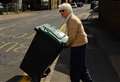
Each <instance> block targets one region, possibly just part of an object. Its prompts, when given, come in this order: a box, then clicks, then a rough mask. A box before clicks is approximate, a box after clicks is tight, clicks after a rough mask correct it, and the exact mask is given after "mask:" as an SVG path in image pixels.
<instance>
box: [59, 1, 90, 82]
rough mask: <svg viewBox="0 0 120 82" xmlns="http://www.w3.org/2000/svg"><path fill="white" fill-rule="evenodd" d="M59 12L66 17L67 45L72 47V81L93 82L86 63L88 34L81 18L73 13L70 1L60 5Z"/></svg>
mask: <svg viewBox="0 0 120 82" xmlns="http://www.w3.org/2000/svg"><path fill="white" fill-rule="evenodd" d="M59 13H60V14H61V16H62V17H63V18H65V22H64V24H63V25H64V26H65V25H66V27H64V28H63V27H62V29H64V32H65V33H66V34H67V35H68V36H69V41H68V43H67V45H66V46H67V47H70V48H71V61H70V64H71V65H70V79H71V82H80V80H82V81H83V82H92V79H91V77H90V75H89V73H88V71H87V68H86V65H85V61H86V60H85V49H86V44H87V43H88V39H87V34H86V33H85V30H84V27H83V25H82V22H81V21H80V19H79V18H78V17H77V16H76V15H75V14H74V13H73V10H72V7H71V5H70V4H69V3H63V4H61V5H59Z"/></svg>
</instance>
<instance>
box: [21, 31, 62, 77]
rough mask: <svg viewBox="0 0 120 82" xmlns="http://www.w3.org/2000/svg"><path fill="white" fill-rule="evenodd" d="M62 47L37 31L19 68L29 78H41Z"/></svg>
mask: <svg viewBox="0 0 120 82" xmlns="http://www.w3.org/2000/svg"><path fill="white" fill-rule="evenodd" d="M62 49H63V45H61V43H59V42H58V41H56V40H55V39H54V38H52V37H50V36H49V35H48V34H46V33H44V32H43V31H41V30H39V31H37V32H36V35H35V37H34V38H33V40H32V42H31V45H30V47H29V48H28V50H27V52H26V54H25V56H24V59H23V61H22V63H21V65H20V68H21V69H22V70H23V71H24V72H26V73H27V74H28V75H29V76H31V77H32V76H41V75H42V74H43V72H44V70H45V69H46V68H47V67H48V66H49V65H51V64H52V62H53V61H54V60H55V59H56V57H57V56H58V54H59V53H60V51H61V50H62Z"/></svg>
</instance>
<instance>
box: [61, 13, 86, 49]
mask: <svg viewBox="0 0 120 82" xmlns="http://www.w3.org/2000/svg"><path fill="white" fill-rule="evenodd" d="M64 26H65V24H64ZM62 30H63V27H62ZM64 32H65V33H67V35H68V36H69V41H68V46H70V47H77V46H82V45H84V44H86V43H88V39H87V34H86V33H85V30H84V27H83V25H82V22H81V21H80V19H79V18H78V17H77V16H75V15H74V14H72V15H71V16H70V17H69V18H68V20H67V21H66V30H64Z"/></svg>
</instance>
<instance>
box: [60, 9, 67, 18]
mask: <svg viewBox="0 0 120 82" xmlns="http://www.w3.org/2000/svg"><path fill="white" fill-rule="evenodd" d="M59 12H60V14H61V15H62V16H63V17H65V18H66V17H67V16H68V12H67V11H66V10H59Z"/></svg>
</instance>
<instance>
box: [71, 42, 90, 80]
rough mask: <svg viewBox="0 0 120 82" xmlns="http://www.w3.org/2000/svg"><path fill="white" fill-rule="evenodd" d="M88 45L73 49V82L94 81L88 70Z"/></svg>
mask: <svg viewBox="0 0 120 82" xmlns="http://www.w3.org/2000/svg"><path fill="white" fill-rule="evenodd" d="M85 49H86V44H85V45H83V46H79V47H72V48H71V62H70V64H71V67H70V79H71V82H80V80H82V81H83V82H92V79H91V77H90V75H89V73H88V70H87V68H86V65H85V64H86V62H85V61H86V60H85V59H86V58H85Z"/></svg>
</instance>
